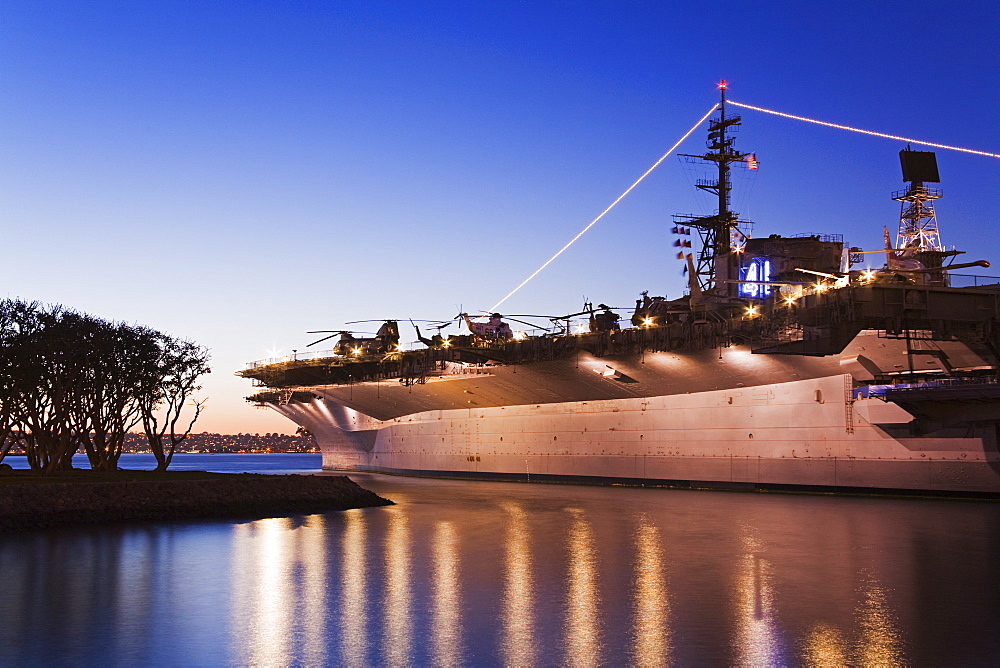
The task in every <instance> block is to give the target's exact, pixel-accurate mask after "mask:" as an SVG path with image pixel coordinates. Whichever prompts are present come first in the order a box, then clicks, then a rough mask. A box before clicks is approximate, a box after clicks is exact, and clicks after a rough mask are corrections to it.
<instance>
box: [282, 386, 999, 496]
mask: <svg viewBox="0 0 1000 668" xmlns="http://www.w3.org/2000/svg"><path fill="white" fill-rule="evenodd" d="M273 407H274V408H275V409H276V410H278V411H279V412H281V413H282V414H284V415H285V416H287V417H288V418H290V419H292V420H294V421H295V422H297V423H300V424H302V425H305V426H306V427H307V428H309V429H310V430H311V431H312V433H313V434H314V435H315V436H316V438H317V440H318V442H319V444H320V446H321V448H322V451H323V467H324V468H326V469H341V470H362V471H378V472H391V473H401V474H411V475H437V476H455V477H466V478H496V477H506V478H515V479H522V480H531V479H534V480H538V481H542V480H566V481H592V482H625V483H632V484H647V483H649V484H667V485H676V486H692V487H722V488H734V489H754V488H781V487H785V486H795V487H799V488H810V489H845V488H847V489H852V490H858V489H871V490H911V491H927V492H957V493H974V494H1000V473H998V472H1000V452H998V449H997V429H996V426H995V422H981V423H975V424H969V425H964V426H962V427H961V428H959V429H952V430H950V431H949V430H942V431H939V432H938V433H937V434H935V435H932V436H927V435H916V434H908V433H906V431H907V429H906V428H905V427H904V426H903V425H905V424H906V423H907V422H909V421H910V420H912V418H913V416H912V415H910V414H909V413H908V412H906V411H905V410H904V409H902V408H901V407H899V406H898V405H896V404H893V403H891V402H886V401H883V400H880V399H874V398H863V399H862V398H856V397H854V396H852V390H851V382H850V376H848V375H845V374H841V373H837V374H832V375H826V376H820V377H815V378H808V379H803V380H794V381H789V382H783V383H770V384H760V385H752V386H746V385H744V386H742V387H732V388H727V389H720V390H711V391H701V392H697V393H693V394H672V395H666V396H652V397H635V398H623V399H611V400H597V401H573V402H555V403H538V404H521V405H509V406H494V407H470V408H460V409H448V410H430V411H423V412H418V413H413V414H409V415H404V416H400V417H396V418H392V419H388V420H376V419H374V418H371V417H369V416H367V415H365V414H363V413H361V412H359V411H357V410H354V409H351V408H347V407H346V406H344V405H343V404H342V403H340V402H337V401H335V400H331V399H328V398H322V399H321V398H317V399H315V400H314V401H312V402H310V403H295V404H285V405H274V406H273Z"/></svg>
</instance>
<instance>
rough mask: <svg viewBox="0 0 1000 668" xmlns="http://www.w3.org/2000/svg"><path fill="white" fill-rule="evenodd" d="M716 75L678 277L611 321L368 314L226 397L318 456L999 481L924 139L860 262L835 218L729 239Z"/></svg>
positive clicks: (265, 364)
mask: <svg viewBox="0 0 1000 668" xmlns="http://www.w3.org/2000/svg"><path fill="white" fill-rule="evenodd" d="M720 90H721V102H720V104H719V106H718V116H716V117H714V118H712V119H711V120H710V121H709V124H708V142H707V151H706V152H705V153H703V154H699V155H689V156H685V157H686V158H687V159H690V160H692V161H700V162H703V163H705V164H707V165H710V166H711V169H712V170H717V178H714V177H715V173H714V171H713V178H712V179H706V180H703V181H699V182H698V183H697V184H696V185H697V187H698V188H700V189H702V190H704V191H706V192H709V193H711V194H712V195H713V196H717V197H718V203H719V204H718V210H717V212H716V213H715V214H712V215H709V216H676V217H675V219H674V227H673V229H672V232H673V233H674V234H675V236H676V240H675V242H674V244H675V245H674V247H673V250H672V252H675V253H677V254H678V257H679V259H680V260H681V261H682V262H684V263H686V265H687V267H688V269H689V272H688V276H689V292H690V294H688V295H685V296H684V297H682V298H680V299H676V300H672V301H668V300H666V299H664V298H659V297H650V296H649V295H648V294H647V293H643V294H642V297H641V298H640V299H638V300H637V301H636V305H635V307H634V309H632V308H630V309H629V311H630V312H631V314H630V318H629V319H628V320H626V318H628V317H629V314H628V313H626V314H625V316H624V317H623V316H621V315H619V313H616V309H613V308H611V307H607V306H605V305H603V304H601V305H598V306H596V307H595V306H592V305H590V304H587V305H586V306H585V308H584V309H583V311H581V312H579V313H576V314H572V315H569V316H560V317H558V318H553V323H554V325H553V327H552V329H550V330H549V331H538V332H516V331H514V330H513V328H512V327H511V326H510V325H511V323H512V322H516V320H513V319H512V318H516V316H507V317H506V318H505V317H504V316H502V315H501V314H492V315H491V316H489V317H488V319H487V320H486V321H485V322H483V321H482V318H470V317H468V316H466V315H464V314H463V321H464V323H465V324H466V325H467V326H468V329H469V333H468V334H466V335H461V336H452V337H450V338H449V337H445V336H443V335H442V334H441V333H440V331H441V330H440V329H439V330H438V332H439V333H438V334H435V335H434V336H433V337H431V338H424V337H423V336H421V337H420V340H421V341H422V342H423V343H424V344H425V345H424V347H422V348H420V349H416V350H407V349H403V348H401V347H400V345H399V326H398V323H397V322H396V321H386V322H385V323H384V324H383V325H382V329H380V330H379V333H378V335H376V336H375V337H374V338H369V339H360V338H356V337H355V336H354V334H353V333H351V332H341V333H340V335H341V338H340V340H339V341H338V343H337V347H336V349H335V350H334V351H331V352H328V353H322V354H308V355H296V356H294V357H291V358H282V359H270V360H261V361H259V362H253V363H250V364H248V365H247V368H246V369H244V370H242V371H240V372H238V373H239V375H241V376H244V377H246V378H249V379H253V380H254V382H255V384H256V385H257V386H258V390H259V391H258V392H257V393H256V394H254V395H252V396H250V397H248V400H249V401H251V402H252V403H254V404H257V405H261V406H267V407H270V408H272V409H274V410H276V411H278V412H279V413H281V414H282V415H284V416H286V417H288V418H289V419H290V420H293V421H294V422H296V423H297V424H299V425H301V426H302V427H304V428H305V429H307V430H308V431H309V432H310V433H311V434H312V435H313V436H314V437H315V438H316V440H317V442H318V443H319V445H320V447H321V449H322V452H323V468H325V469H338V470H362V471H380V472H387V473H396V474H407V475H423V476H448V477H463V478H472V479H491V478H506V479H517V480H526V481H550V482H556V481H564V482H593V483H598V484H641V485H650V486H652V485H660V486H674V487H693V488H721V489H742V490H754V489H787V490H824V491H847V492H876V493H880V492H897V493H898V492H902V493H913V494H925V493H932V494H948V495H972V496H991V497H992V496H997V495H1000V450H998V443H1000V384H998V382H997V380H998V370H1000V367H998V364H1000V328H998V323H1000V285H998V284H997V280H995V279H993V280H990V279H984V277H968V276H962V275H959V274H956V273H955V270H956V269H962V268H966V267H972V266H988V263H987V262H985V261H982V260H979V261H973V262H965V263H955V262H954V260H955V256H956V255H958V254H959V252H958V251H954V250H945V249H944V248H943V247H942V246H941V244H940V239H939V235H938V230H937V219H936V215H935V213H934V201H935V200H936V199H937V198H939V197H940V196H941V191H940V190H938V189H936V188H933V187H928V185H927V184H928V183H931V184H933V183H937V182H938V181H939V177H938V172H937V164H936V160H935V156H934V154H933V153H930V152H924V151H912V150H909V148H906V149H904V150H902V151H901V152H900V160H901V165H902V168H903V180H904V183H905V184H906V186H905V188H904V189H902V190H900V191H899V192H897V193H894V194H893V197H894V199H896V200H898V201H899V202H900V203H901V204H900V210H901V213H900V220H899V231H898V234H897V235H896V238H895V240H893V239H892V238H891V237H890V235H889V233H888V230H886V234H885V237H886V244H885V248H884V249H880V250H879V251H878V252H877V254H875V255H873V256H872V257H875V258H877V259H879V261H881V260H882V259H883V258H884V261H885V266H884V267H883V268H882V269H879V270H876V271H871V270H859V269H855V268H853V267H856V266H860V265H862V264H864V261H865V257H864V254H865V252H866V251H862V250H861V249H858V248H852V247H848V246H847V245H846V244H845V243H844V241H843V239H842V238H841V237H840V236H837V235H822V234H803V235H801V236H794V237H783V236H776V235H772V236H767V237H751V236H749V234H748V233H747V232H746V229H747V225H746V221H742V220H740V219H739V216H738V215H737V214H736V213H734V212H732V211H731V210H730V191H731V188H732V185H731V170H732V169H733V168H734V167H740V168H744V169H755V168H756V167H757V164H756V156H755V155H754V154H751V153H742V152H740V151H739V150H737V149H736V147H735V142H734V139H733V136H732V130H733V128H734V126H736V125H738V124H739V123H740V122H741V119H740V117H739V116H737V115H733V114H727V109H726V99H725V86H724V85H721V86H720ZM692 240H695V241H696V242H697V246H700V249H696V248H692V249H691V250H690V251H689V250H688V248H691V241H692ZM696 253H697V254H696ZM617 310H619V311H620V310H621V309H617ZM418 336H419V332H418Z"/></svg>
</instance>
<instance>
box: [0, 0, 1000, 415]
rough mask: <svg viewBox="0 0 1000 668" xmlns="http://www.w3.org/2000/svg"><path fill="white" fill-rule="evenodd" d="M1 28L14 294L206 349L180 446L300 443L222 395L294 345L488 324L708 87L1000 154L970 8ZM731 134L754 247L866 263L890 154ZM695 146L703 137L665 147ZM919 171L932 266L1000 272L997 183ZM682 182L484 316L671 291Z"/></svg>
mask: <svg viewBox="0 0 1000 668" xmlns="http://www.w3.org/2000/svg"><path fill="white" fill-rule="evenodd" d="M0 12H2V14H0V19H2V21H0V34H2V39H0V79H2V80H3V82H4V95H3V96H2V97H0V115H2V118H3V124H4V132H3V133H2V134H0V152H2V154H3V156H4V158H3V160H2V161H0V229H2V233H3V238H4V246H5V248H6V249H7V251H8V252H7V253H6V254H5V257H4V260H5V263H4V264H5V271H4V272H3V276H4V282H5V284H6V285H5V286H4V293H5V296H7V297H20V298H24V299H28V300H39V301H42V302H46V303H61V304H64V305H66V306H68V307H71V308H75V309H79V310H82V311H86V312H88V313H92V314H93V315H96V316H100V317H102V318H107V319H111V320H118V321H125V322H136V323H141V324H145V325H149V326H151V327H155V328H157V329H160V330H162V331H165V332H167V333H169V334H171V335H174V336H179V337H183V338H187V339H191V340H193V341H196V342H198V343H200V344H202V345H205V346H207V347H209V348H210V349H211V351H212V357H213V360H212V364H213V373H212V374H211V375H209V376H208V377H206V378H205V379H204V383H203V384H204V391H203V393H202V396H203V397H208V404H207V409H206V412H205V413H204V416H203V417H202V419H201V420H199V422H198V424H197V425H196V427H195V431H196V432H202V431H208V432H218V433H227V434H235V433H273V432H281V433H288V434H290V433H293V432H294V431H295V425H294V424H293V423H291V422H289V421H287V420H285V419H284V418H282V417H280V416H279V415H277V414H276V413H273V412H272V411H266V410H258V409H254V408H253V407H251V406H250V405H249V404H247V403H246V402H245V401H244V399H243V397H244V396H246V395H249V394H252V393H253V387H252V386H251V383H250V382H249V381H247V380H244V379H241V378H237V377H236V376H235V375H234V374H235V372H236V371H237V370H239V369H241V368H242V367H243V365H244V364H245V363H246V362H249V361H252V360H255V359H261V358H265V357H268V356H270V355H272V354H274V353H278V354H290V353H291V351H292V350H293V349H296V350H298V351H300V352H301V351H306V350H311V349H307V347H306V344H308V343H309V342H310V341H313V340H314V339H315V338H317V337H315V336H314V335H310V334H307V333H306V332H307V331H310V330H321V329H329V330H334V329H340V328H342V327H345V323H346V322H350V321H356V320H367V319H380V318H390V317H391V318H397V319H399V320H400V322H401V324H402V325H403V326H404V331H403V338H404V341H410V340H413V339H414V338H415V336H414V335H413V332H412V331H410V328H409V324H408V323H406V322H405V320H406V319H407V318H414V319H425V318H426V319H432V318H433V319H437V318H449V317H452V316H454V315H455V314H456V312H457V309H458V308H459V307H460V306H461V307H463V308H464V309H465V310H468V311H469V312H476V311H478V310H480V309H485V308H488V307H489V306H491V305H492V304H494V303H495V302H497V301H498V300H499V299H501V298H502V297H503V296H504V295H506V294H507V293H508V292H509V291H510V290H511V289H512V288H514V287H515V286H516V285H517V284H518V283H520V282H521V281H522V280H523V279H524V278H525V277H526V276H528V275H529V274H530V273H531V272H532V271H534V270H535V269H536V268H537V267H538V266H539V265H540V264H541V263H542V262H544V261H545V260H546V259H548V258H549V257H550V256H551V255H552V254H553V253H554V252H555V251H556V250H558V249H559V248H560V247H562V246H563V245H564V244H565V243H566V242H567V241H568V240H569V239H570V238H572V237H573V236H574V235H575V234H576V233H577V232H579V230H580V229H581V228H582V227H583V226H584V225H586V223H587V222H589V221H590V220H592V219H593V218H594V217H595V216H596V215H597V214H598V213H600V212H601V211H602V210H603V209H604V208H605V207H606V206H607V205H608V204H610V203H611V202H612V201H613V200H614V199H615V198H616V197H617V196H618V195H619V194H620V193H621V192H622V191H623V190H624V189H625V188H626V187H628V185H629V184H631V183H632V182H633V181H635V179H636V178H637V177H638V176H639V175H640V174H642V173H643V172H644V171H645V170H646V169H647V168H648V167H649V166H650V165H651V164H652V163H653V162H654V161H655V160H656V159H657V158H658V157H659V156H660V155H662V154H663V152H664V151H665V150H666V149H667V148H668V147H669V146H671V145H672V144H673V143H674V142H675V141H676V140H677V139H678V138H680V136H681V135H682V134H683V133H684V132H685V131H686V130H687V129H688V128H689V127H690V126H691V125H692V124H693V123H694V122H695V121H696V120H697V119H698V118H699V117H701V116H702V115H703V114H704V113H705V112H706V111H707V110H708V108H709V107H710V106H711V105H712V104H713V103H714V102H715V101H716V99H717V90H716V87H715V85H716V82H717V81H718V80H719V79H723V78H724V79H726V80H727V81H728V82H729V93H728V94H729V97H730V98H731V99H732V100H736V101H739V102H744V103H748V104H754V105H758V106H762V107H767V108H771V109H777V110H780V111H784V112H788V113H792V114H797V115H801V116H806V117H810V118H818V119H821V120H826V121H831V122H834V123H840V124H844V125H850V126H854V127H861V128H866V129H871V130H877V131H881V132H886V133H890V134H896V135H900V136H907V137H914V138H918V139H923V140H927V141H934V142H939V143H942V144H950V145H956V146H963V147H968V148H972V149H979V150H985V151H991V152H1000V128H998V124H997V123H995V122H994V121H993V120H992V115H993V114H994V113H995V111H994V109H996V107H997V106H998V105H997V102H998V97H1000V94H998V92H997V89H996V85H995V80H996V75H995V73H996V71H997V69H998V66H1000V51H998V50H997V48H996V45H995V43H994V42H995V38H994V37H993V35H992V30H991V27H992V26H995V25H998V23H1000V4H998V3H996V2H987V1H985V0H977V1H974V2H968V3H963V4H962V5H961V6H955V7H953V8H949V7H947V6H942V5H941V4H940V3H931V2H925V1H917V2H885V3H861V2H842V3H833V4H828V5H823V6H818V5H815V4H807V3H795V2H759V3H737V2H723V3H717V4H715V5H711V6H709V5H702V4H693V3H689V4H675V3H657V2H641V1H640V2H630V3H620V2H588V3H572V4H571V3H566V2H536V3H530V4H521V3H514V2H496V3H475V4H468V5H462V4H456V3H444V2H419V3H418V2H406V3H378V2H350V1H349V2H339V3H315V2H302V3H267V2H241V3H235V2H219V3H197V2H170V3H166V2H156V1H153V2H144V3H138V4H137V3H125V2H98V3H83V2H55V1H49V0H34V1H32V2H27V1H25V0H8V2H5V3H4V6H3V9H2V10H0ZM734 111H735V110H734ZM741 113H742V115H743V126H742V128H741V130H740V133H739V135H738V147H739V148H740V149H742V150H746V151H754V152H755V153H756V155H757V159H758V161H759V165H760V169H759V170H756V172H755V175H754V177H753V179H750V180H745V181H743V182H742V190H737V191H736V192H735V194H734V208H735V209H736V210H737V211H739V212H740V213H741V214H742V215H743V216H744V217H746V218H748V219H750V220H753V221H755V223H756V227H755V230H754V232H755V234H756V235H768V234H795V233H822V234H843V235H844V238H845V241H847V242H848V243H849V244H851V245H856V246H861V247H864V248H866V249H872V248H878V247H880V245H881V239H882V229H883V226H888V227H889V229H890V231H894V230H895V226H896V225H897V223H898V215H899V205H898V203H896V202H893V201H892V200H891V199H890V194H891V192H892V191H893V190H896V189H899V188H900V187H901V185H900V184H901V183H902V180H901V176H900V172H899V163H898V159H897V153H898V151H899V150H900V149H901V148H903V146H902V145H901V143H900V142H899V141H893V140H886V139H878V138H872V137H865V136H860V135H855V134H850V133H846V132H844V131H841V130H835V129H830V128H823V127H818V126H813V125H808V124H804V123H801V122H798V121H793V120H788V119H782V118H777V117H773V116H767V115H763V114H760V113H758V112H754V111H751V110H741ZM703 148H704V132H702V131H701V130H698V131H696V132H695V133H694V134H693V135H692V137H691V138H690V139H688V140H687V142H685V144H684V145H682V146H681V148H680V152H684V153H698V152H700V151H702V150H703ZM914 148H920V147H914ZM938 164H939V167H940V171H941V184H940V185H941V188H942V189H943V190H944V194H945V196H944V198H943V199H942V200H940V201H939V202H937V214H938V220H939V224H940V227H941V238H942V241H943V243H944V244H945V245H946V246H948V247H952V246H955V247H957V248H959V249H960V250H965V251H967V254H966V255H964V256H962V260H978V259H985V260H989V261H991V262H994V263H997V262H1000V242H998V240H997V235H996V234H995V232H994V229H993V226H994V225H995V223H996V214H995V208H996V207H995V204H994V202H993V201H992V197H991V194H992V193H993V192H995V190H996V187H997V183H998V182H1000V160H997V159H993V158H987V157H981V156H972V155H966V154H961V153H955V152H948V151H938ZM741 176H742V175H741ZM695 178H700V176H699V174H698V173H696V172H695V171H693V169H692V166H691V165H688V164H686V163H684V162H682V161H681V160H680V159H678V158H670V159H668V160H667V161H665V162H664V164H663V165H661V166H660V167H659V168H658V169H657V170H656V171H655V172H654V173H653V174H652V175H650V177H649V178H648V179H647V180H646V181H644V182H643V183H642V184H641V185H640V186H639V187H637V188H636V190H635V191H634V192H633V193H632V194H631V195H629V197H628V198H626V199H625V200H623V201H622V203H621V204H620V205H619V206H618V207H616V208H615V209H614V210H613V211H612V212H611V213H609V214H608V215H607V216H606V217H605V218H604V219H603V220H602V221H601V222H600V223H599V224H597V225H595V227H594V228H593V229H592V230H591V231H590V232H588V234H587V235H586V236H584V237H583V238H581V239H580V241H579V242H577V243H576V244H575V245H574V246H573V247H572V248H571V249H570V250H568V251H567V252H566V253H565V254H564V255H563V256H562V257H560V258H559V260H557V261H556V262H554V263H553V264H552V265H551V266H550V267H549V268H547V269H546V270H545V271H544V272H543V273H541V274H540V275H539V276H538V277H537V278H535V279H534V280H533V281H532V282H531V283H530V284H529V285H528V286H525V288H524V289H522V290H521V291H520V292H518V293H517V294H516V295H515V296H514V297H512V298H511V299H510V300H509V301H508V302H506V303H505V304H504V305H503V309H504V310H506V311H509V312H514V313H569V312H572V311H574V310H578V308H579V307H580V305H581V304H582V302H583V299H584V298H588V299H590V300H591V301H593V302H594V303H597V302H604V303H608V304H613V305H616V306H628V305H629V304H631V303H632V302H633V300H634V299H635V298H636V296H638V294H639V292H640V291H642V290H649V291H650V293H651V294H666V295H669V296H671V297H675V296H678V295H679V294H680V293H681V292H682V291H683V289H684V279H683V277H682V276H681V272H680V270H681V267H680V265H679V264H678V263H677V261H676V259H675V257H674V255H675V253H674V252H673V249H672V248H671V247H670V244H671V242H672V237H671V235H670V234H669V229H670V227H671V226H672V225H673V220H672V216H673V214H677V213H710V212H711V209H712V203H711V201H710V199H709V198H708V197H707V195H704V194H702V195H701V196H699V195H698V194H697V193H696V192H695V189H694V188H693V187H692V182H693V180H694V179H695ZM738 185H740V184H738ZM876 257H877V256H876ZM995 266H996V264H995ZM969 273H975V272H972V271H970V272H969ZM981 273H985V274H1000V268H995V269H988V270H984V271H983V272H981ZM452 331H454V330H452ZM320 347H323V346H320Z"/></svg>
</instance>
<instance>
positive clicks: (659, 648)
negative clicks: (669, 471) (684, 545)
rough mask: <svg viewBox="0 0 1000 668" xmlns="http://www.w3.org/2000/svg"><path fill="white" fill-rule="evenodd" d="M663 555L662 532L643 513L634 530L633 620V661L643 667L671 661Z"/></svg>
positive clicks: (668, 602) (668, 612)
mask: <svg viewBox="0 0 1000 668" xmlns="http://www.w3.org/2000/svg"><path fill="white" fill-rule="evenodd" d="M662 554H663V546H662V544H661V543H660V531H659V529H657V528H656V527H655V526H653V525H652V524H650V522H649V518H648V517H647V516H646V514H645V513H643V514H641V515H640V516H639V526H638V528H637V529H636V532H635V560H634V568H635V587H634V590H633V596H634V598H635V604H634V605H635V619H634V621H633V622H632V642H633V644H634V646H635V654H634V656H633V663H635V664H636V665H640V666H665V665H669V664H670V649H671V635H672V634H671V629H670V598H669V594H668V593H667V582H666V577H665V575H664V571H663V557H662Z"/></svg>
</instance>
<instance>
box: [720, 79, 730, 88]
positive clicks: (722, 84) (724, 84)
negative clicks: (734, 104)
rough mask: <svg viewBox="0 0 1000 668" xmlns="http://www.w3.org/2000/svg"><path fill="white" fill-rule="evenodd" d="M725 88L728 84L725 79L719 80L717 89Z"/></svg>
mask: <svg viewBox="0 0 1000 668" xmlns="http://www.w3.org/2000/svg"><path fill="white" fill-rule="evenodd" d="M727 88H729V84H727V83H726V80H725V79H723V80H722V81H720V82H719V90H726V89H727Z"/></svg>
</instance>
